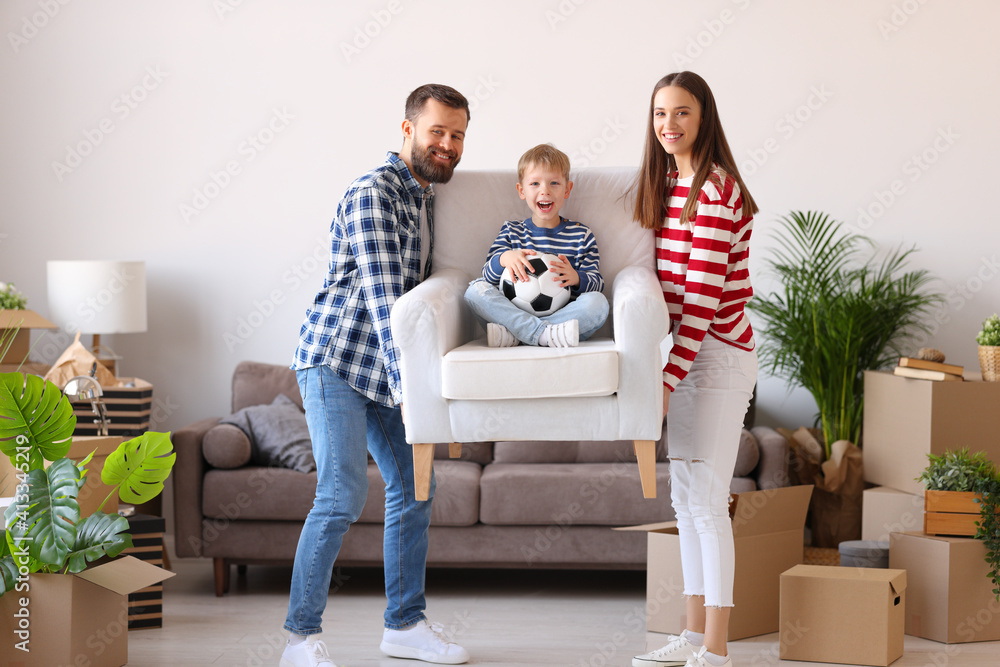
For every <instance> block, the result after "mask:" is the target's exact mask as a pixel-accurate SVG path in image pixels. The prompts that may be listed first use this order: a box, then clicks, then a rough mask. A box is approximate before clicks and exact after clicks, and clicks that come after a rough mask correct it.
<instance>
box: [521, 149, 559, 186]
mask: <svg viewBox="0 0 1000 667" xmlns="http://www.w3.org/2000/svg"><path fill="white" fill-rule="evenodd" d="M532 164H538V165H545V166H546V167H553V168H555V169H558V170H559V171H561V172H562V175H563V178H565V179H566V180H569V156H568V155H566V154H565V153H563V152H562V151H561V150H559V149H558V148H556V147H555V146H553V145H552V144H538V145H537V146H535V147H534V148H529V149H528V150H527V151H526V152H525V153H524V155H522V156H521V159H520V160H518V161H517V180H518V182H520V181H521V179H522V178H524V172H525V171H526V170H527V169H528V165H532Z"/></svg>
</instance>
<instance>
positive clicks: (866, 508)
mask: <svg viewBox="0 0 1000 667" xmlns="http://www.w3.org/2000/svg"><path fill="white" fill-rule="evenodd" d="M861 503H862V504H861V539H863V540H875V541H878V542H888V541H889V535H890V534H891V533H905V532H906V531H909V530H920V528H921V526H923V525H924V498H923V496H922V495H915V494H912V493H906V492H904V491H897V490H896V489H892V488H889V487H888V486H876V487H874V488H871V489H865V491H864V494H863V495H862V501H861Z"/></svg>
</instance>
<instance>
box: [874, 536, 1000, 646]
mask: <svg viewBox="0 0 1000 667" xmlns="http://www.w3.org/2000/svg"><path fill="white" fill-rule="evenodd" d="M985 559H986V546H985V545H984V544H983V543H982V542H980V541H979V540H976V539H973V538H969V537H943V536H931V535H924V534H922V533H919V532H908V533H893V534H892V535H891V537H890V542H889V567H892V568H899V569H905V570H906V577H907V600H906V623H905V629H904V631H905V632H906V634H908V635H913V636H914V637H923V638H924V639H933V640H934V641H938V642H944V643H947V644H955V643H961V642H981V641H993V640H996V639H1000V602H997V599H996V596H995V595H993V583H992V582H991V581H990V579H989V565H988V564H987V563H986V560H985Z"/></svg>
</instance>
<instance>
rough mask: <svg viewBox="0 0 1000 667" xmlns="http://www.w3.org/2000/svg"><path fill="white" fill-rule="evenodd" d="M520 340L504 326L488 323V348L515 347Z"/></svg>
mask: <svg viewBox="0 0 1000 667" xmlns="http://www.w3.org/2000/svg"><path fill="white" fill-rule="evenodd" d="M517 343H518V340H517V339H516V338H514V334H512V333H511V332H510V330H509V329H508V328H507V327H505V326H504V325H502V324H497V323H496V322H487V323H486V345H487V346H488V347H514V346H515V345H517Z"/></svg>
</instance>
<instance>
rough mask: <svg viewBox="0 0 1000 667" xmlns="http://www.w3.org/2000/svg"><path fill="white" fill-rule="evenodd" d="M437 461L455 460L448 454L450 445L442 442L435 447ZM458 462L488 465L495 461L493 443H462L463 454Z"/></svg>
mask: <svg viewBox="0 0 1000 667" xmlns="http://www.w3.org/2000/svg"><path fill="white" fill-rule="evenodd" d="M434 459H435V460H454V459H451V456H449V454H448V443H445V442H441V443H438V444H437V445H435V446H434ZM457 460H458V461H470V462H471V463H479V464H481V465H482V464H486V463H489V462H490V461H492V460H493V443H492V442H467V443H462V454H461V456H459V457H458V459H457Z"/></svg>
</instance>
